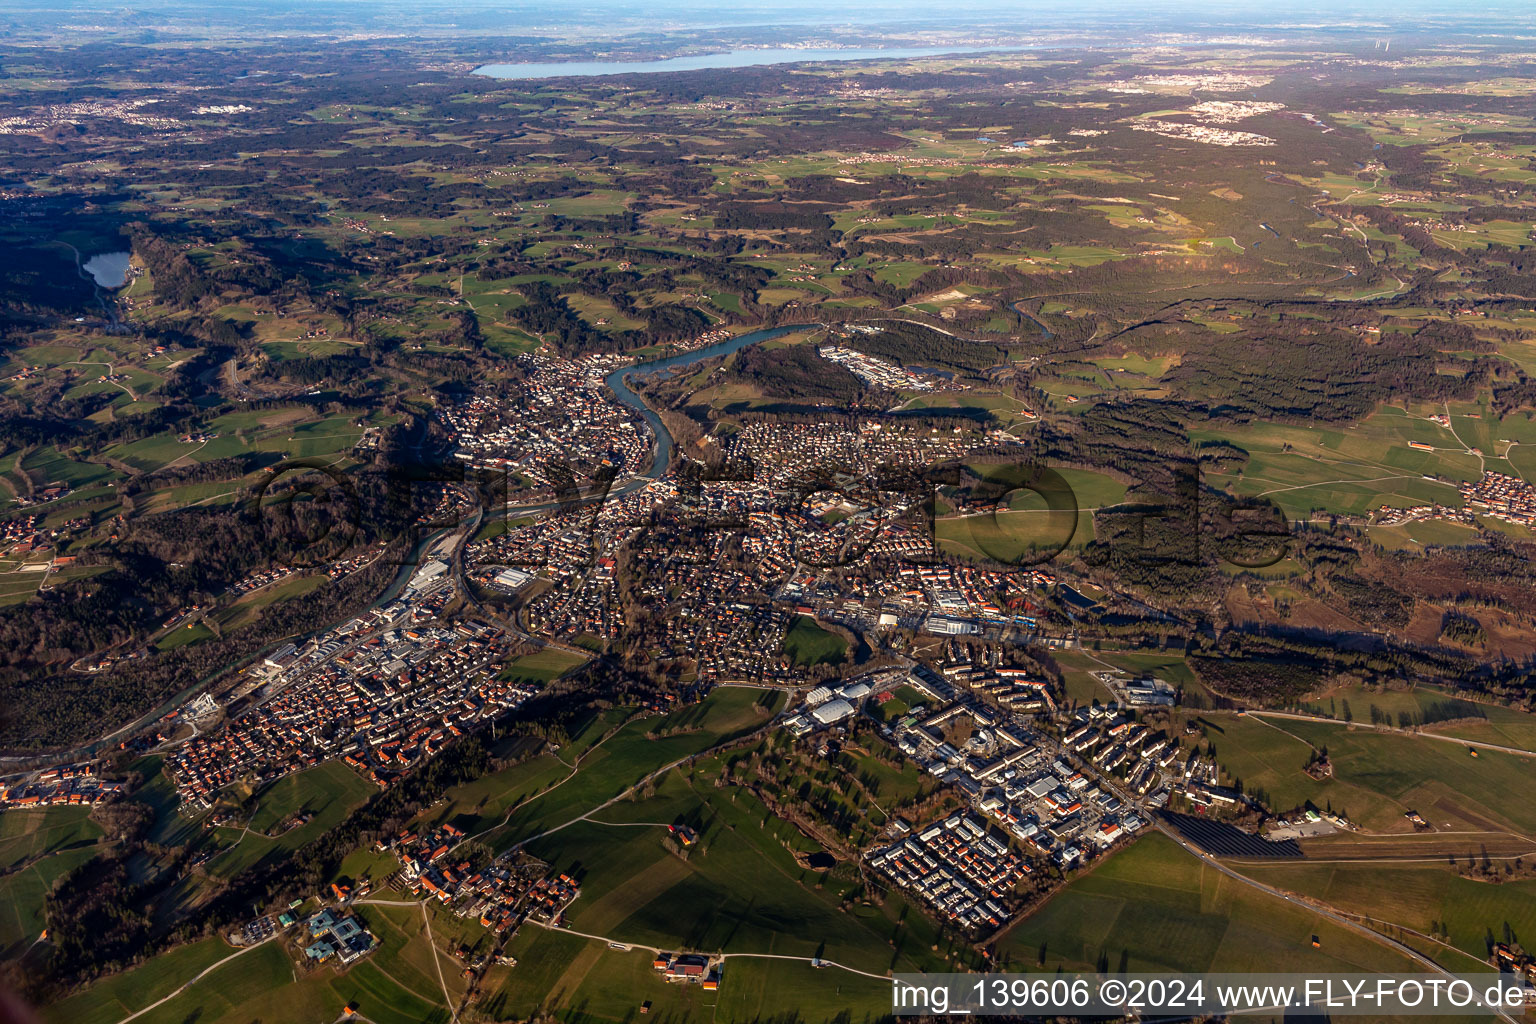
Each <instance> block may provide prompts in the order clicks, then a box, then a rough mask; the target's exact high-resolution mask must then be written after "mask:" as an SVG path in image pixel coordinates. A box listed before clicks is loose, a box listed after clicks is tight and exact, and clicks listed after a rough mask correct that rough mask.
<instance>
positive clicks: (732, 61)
mask: <svg viewBox="0 0 1536 1024" xmlns="http://www.w3.org/2000/svg"><path fill="white" fill-rule="evenodd" d="M1034 49H1039V47H1035V46H1006V47H993V48H991V49H984V50H968V49H966V48H965V47H963V46H962V47H960V48H958V49H957V48H956V47H953V46H908V47H901V46H893V47H891V48H889V49H883V50H882V49H877V48H868V49H842V50H813V49H779V50H730V51H727V52H725V53H701V54H695V55H693V56H690V57H668V58H667V59H665V60H634V61H624V60H573V61H559V62H555V63H546V64H486V65H484V66H483V67H478V68H476V69H475V74H477V75H487V76H489V77H491V78H512V79H529V78H564V77H568V76H570V77H589V76H598V75H644V74H654V73H656V72H662V71H707V70H712V69H716V68H750V67H761V66H763V65H766V64H796V63H799V62H801V61H838V60H900V59H902V58H906V57H940V56H945V55H953V56H957V57H958V56H967V57H969V56H976V55H977V54H979V53H1021V52H1023V51H1026V50H1034Z"/></svg>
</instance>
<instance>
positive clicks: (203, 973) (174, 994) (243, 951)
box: [117, 932, 279, 1024]
mask: <svg viewBox="0 0 1536 1024" xmlns="http://www.w3.org/2000/svg"><path fill="white" fill-rule="evenodd" d="M278 934H279V933H278V932H273V933H272V934H271V935H268V936H267V937H266V938H264V939H262V940H261V941H260V942H257V943H253V944H251V945H249V946H245V947H243V948H242V949H240V950H239V951H237V952H235V953H231V954H230V955H229V956H227V957H225V958H224V959H222V960H220V961H219V962H218V963H216V964H210V965H209V966H207V967H204V968H203V969H202V970H201V971H198V972H197V973H196V974H194V975H193V976H192V977H191V978H190V979H188V980H187V981H185V982H183V983H182V985H181V987H180V988H178V989H176V991H174V992H172V993H170V994H169V995H166V996H164V997H162V998H160V999H157V1000H155V1001H154V1002H153V1003H150V1004H149V1005H148V1006H146V1007H144V1009H142V1010H138V1011H136V1012H134V1013H130V1014H129V1015H128V1016H126V1017H124V1018H123V1019H122V1020H120V1021H118V1022H117V1024H128V1022H129V1021H131V1020H133V1019H134V1018H136V1017H142V1016H144V1014H146V1013H148V1012H149V1011H150V1010H153V1009H154V1008H155V1007H157V1006H161V1005H163V1004H165V1003H168V1002H170V1001H171V1000H172V999H175V998H176V997H177V996H179V995H181V994H182V993H183V992H185V991H186V990H187V989H189V988H191V987H192V986H193V985H196V984H197V983H198V982H199V981H202V980H203V978H205V977H207V976H208V975H210V974H212V973H213V972H214V971H216V970H218V969H219V968H220V967H223V966H224V965H225V964H227V963H229V962H230V961H231V960H234V959H236V958H237V957H242V956H245V954H247V953H249V952H250V951H251V950H253V949H260V948H261V947H262V946H265V945H266V944H267V943H269V942H271V941H272V940H273V939H275V938H277V936H278Z"/></svg>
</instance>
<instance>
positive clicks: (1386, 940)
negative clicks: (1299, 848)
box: [1152, 817, 1518, 1024]
mask: <svg viewBox="0 0 1536 1024" xmlns="http://www.w3.org/2000/svg"><path fill="white" fill-rule="evenodd" d="M1152 821H1153V823H1154V824H1155V825H1156V826H1157V829H1158V831H1160V832H1162V833H1163V834H1164V835H1166V836H1168V838H1170V839H1172V840H1173V841H1174V842H1176V843H1178V844H1179V846H1180V847H1181V848H1182V849H1183V850H1184V851H1185V852H1186V853H1189V854H1191V855H1193V856H1195V857H1198V858H1199V859H1200V861H1201V862H1202V863H1204V864H1208V865H1210V866H1211V867H1213V868H1215V869H1216V870H1217V871H1219V872H1221V873H1222V874H1223V875H1226V876H1227V877H1228V878H1231V879H1233V880H1235V881H1238V882H1241V883H1243V884H1244V885H1251V886H1253V887H1254V888H1255V889H1258V890H1259V891H1260V892H1263V893H1266V894H1267V895H1270V896H1274V897H1277V898H1279V899H1282V900H1285V902H1287V903H1289V904H1291V905H1293V906H1296V907H1301V908H1302V909H1304V910H1310V911H1312V912H1313V913H1314V914H1317V915H1319V916H1321V917H1324V918H1327V919H1328V920H1329V921H1331V922H1332V923H1334V924H1336V925H1338V926H1339V927H1341V928H1344V929H1347V930H1349V931H1352V932H1354V933H1355V934H1357V935H1362V936H1364V937H1366V938H1368V939H1371V940H1372V941H1375V942H1378V943H1380V944H1381V945H1383V946H1386V947H1388V948H1389V949H1392V950H1393V951H1395V952H1397V953H1401V954H1402V955H1403V956H1405V957H1408V958H1409V959H1410V960H1412V961H1413V962H1414V963H1416V964H1418V965H1419V966H1420V967H1424V968H1427V969H1428V970H1430V971H1432V972H1433V973H1435V974H1439V975H1443V976H1444V977H1446V978H1455V977H1456V976H1455V975H1454V974H1452V973H1451V972H1450V971H1448V970H1446V969H1445V968H1444V967H1441V966H1440V965H1439V964H1438V963H1436V962H1435V961H1433V960H1431V959H1430V958H1429V957H1427V956H1425V955H1424V954H1423V953H1420V952H1419V951H1418V950H1416V949H1414V948H1413V947H1412V946H1409V945H1407V944H1405V943H1402V942H1399V941H1397V940H1396V939H1394V938H1391V937H1389V936H1386V935H1383V934H1382V933H1381V932H1378V931H1376V930H1375V929H1374V928H1369V927H1367V926H1366V925H1363V924H1360V923H1359V922H1357V921H1354V920H1352V919H1350V918H1348V917H1345V916H1344V915H1343V914H1341V913H1339V912H1338V911H1336V910H1334V909H1333V908H1331V907H1329V906H1327V905H1326V904H1324V903H1321V902H1319V901H1314V900H1311V899H1307V898H1304V897H1301V896H1295V895H1292V894H1291V893H1288V892H1286V891H1285V890H1284V889H1277V888H1275V887H1274V886H1272V885H1266V884H1264V883H1263V882H1260V881H1257V880H1256V879H1252V878H1249V877H1248V876H1247V875H1244V874H1242V873H1240V872H1238V871H1235V870H1233V869H1232V868H1229V867H1227V866H1226V865H1225V864H1223V863H1222V862H1221V861H1219V860H1217V859H1216V858H1215V857H1213V856H1211V855H1210V854H1208V853H1206V852H1205V851H1204V850H1202V849H1200V848H1199V847H1198V846H1196V845H1194V844H1193V843H1191V842H1190V841H1189V840H1187V839H1185V838H1184V837H1183V836H1182V835H1180V834H1179V832H1178V830H1177V829H1175V828H1172V827H1171V826H1169V825H1168V824H1167V823H1166V822H1164V821H1163V820H1162V819H1161V818H1157V817H1154V818H1153V819H1152ZM1489 1009H1493V1010H1494V1012H1495V1013H1497V1014H1498V1015H1499V1016H1500V1017H1502V1018H1503V1019H1504V1020H1505V1021H1507V1022H1508V1024H1518V1022H1517V1021H1516V1020H1515V1018H1514V1017H1512V1016H1510V1014H1509V1013H1508V1012H1507V1011H1505V1010H1502V1009H1499V1008H1495V1007H1489Z"/></svg>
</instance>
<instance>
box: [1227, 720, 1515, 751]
mask: <svg viewBox="0 0 1536 1024" xmlns="http://www.w3.org/2000/svg"><path fill="white" fill-rule="evenodd" d="M1248 715H1249V717H1251V718H1259V719H1263V718H1289V719H1291V720H1292V721H1296V722H1323V723H1325V724H1328V725H1337V726H1341V727H1343V728H1349V727H1350V726H1353V727H1354V728H1356V729H1370V730H1371V731H1373V732H1385V733H1395V734H1397V735H1399V736H1412V737H1414V738H1416V739H1426V740H1439V741H1440V742H1441V743H1459V744H1460V745H1461V746H1463V747H1477V748H1480V749H1482V750H1497V751H1499V752H1500V753H1502V754H1514V755H1515V756H1516V757H1536V750H1526V749H1525V748H1523V747H1506V746H1502V745H1500V744H1498V743H1488V742H1485V741H1484V740H1462V739H1457V738H1456V737H1455V736H1442V735H1440V734H1439V733H1437V732H1407V731H1405V730H1402V729H1396V728H1393V727H1392V726H1390V725H1370V724H1368V723H1366V722H1341V721H1339V720H1338V719H1337V718H1328V717H1326V716H1324V715H1302V714H1297V713H1296V712H1294V711H1255V710H1253V709H1252V708H1250V709H1249V710H1248ZM1265 724H1268V723H1265ZM1281 731H1282V732H1284V731H1285V730H1283V729H1282V730H1281ZM1288 735H1293V734H1288ZM1296 738H1297V739H1301V737H1300V736H1297V737H1296ZM1302 742H1303V743H1305V742H1307V741H1306V740H1302Z"/></svg>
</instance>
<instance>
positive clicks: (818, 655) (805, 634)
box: [784, 615, 848, 668]
mask: <svg viewBox="0 0 1536 1024" xmlns="http://www.w3.org/2000/svg"><path fill="white" fill-rule="evenodd" d="M847 652H848V641H846V640H844V639H843V638H842V637H840V636H838V635H837V634H836V633H833V632H831V631H830V630H826V629H822V628H821V627H820V626H818V625H816V620H815V619H812V618H811V617H809V616H807V615H797V616H795V620H794V621H793V622H791V623H790V626H789V629H788V630H787V631H785V633H784V653H785V654H787V655H789V657H790V660H791V661H793V662H794V663H795V664H796V665H802V666H805V667H807V668H809V667H811V666H813V665H833V664H836V663H837V662H839V661H842V660H843V656H844V655H845V654H846V653H847Z"/></svg>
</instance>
